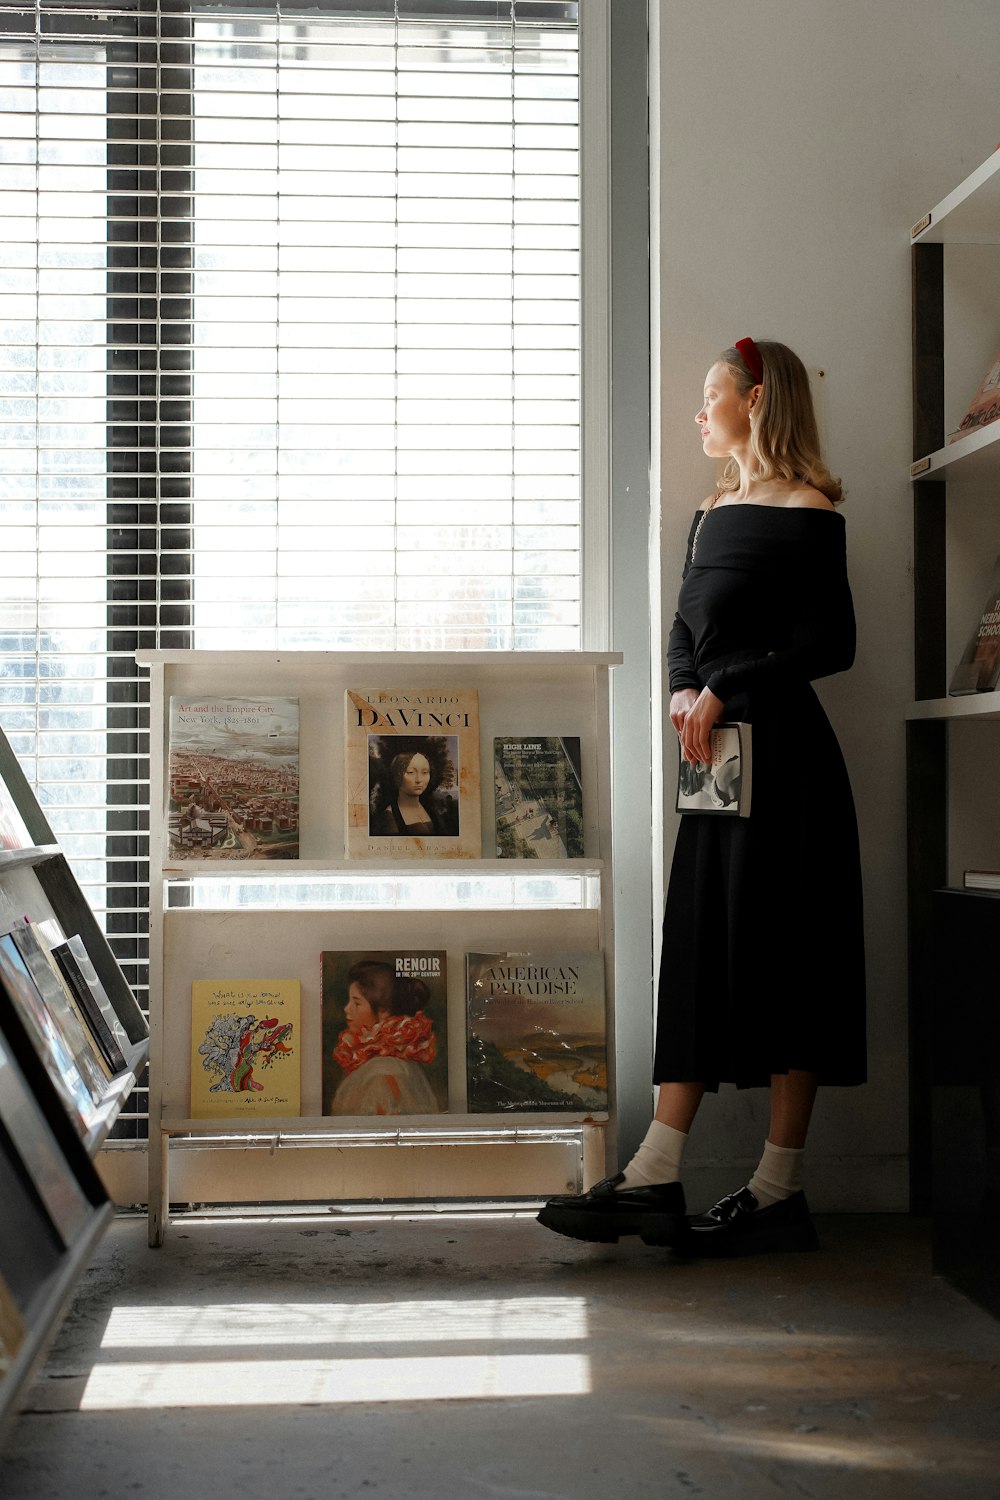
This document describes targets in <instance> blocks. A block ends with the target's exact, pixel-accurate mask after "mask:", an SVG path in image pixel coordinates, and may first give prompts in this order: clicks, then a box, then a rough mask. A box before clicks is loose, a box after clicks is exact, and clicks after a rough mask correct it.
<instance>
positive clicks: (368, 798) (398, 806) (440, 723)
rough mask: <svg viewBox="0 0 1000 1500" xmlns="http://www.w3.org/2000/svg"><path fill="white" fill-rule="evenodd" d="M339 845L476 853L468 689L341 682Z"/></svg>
mask: <svg viewBox="0 0 1000 1500" xmlns="http://www.w3.org/2000/svg"><path fill="white" fill-rule="evenodd" d="M344 768H345V778H346V795H347V809H346V851H347V854H348V856H349V857H352V858H359V859H393V860H395V859H422V858H434V859H478V858H479V856H480V854H481V853H482V842H481V827H480V776H479V695H478V693H477V691H476V690H475V688H456V689H449V688H398V689H396V688H374V689H357V690H355V689H348V690H347V693H346V695H345V703H344Z"/></svg>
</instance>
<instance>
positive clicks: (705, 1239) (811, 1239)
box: [685, 1222, 820, 1259]
mask: <svg viewBox="0 0 1000 1500" xmlns="http://www.w3.org/2000/svg"><path fill="white" fill-rule="evenodd" d="M819 1248H820V1243H819V1235H818V1234H817V1233H816V1226H815V1225H814V1224H812V1223H808V1222H807V1223H804V1224H784V1225H777V1224H774V1225H771V1226H770V1227H766V1226H765V1227H761V1228H760V1229H756V1230H754V1229H744V1230H743V1231H742V1233H741V1234H738V1235H734V1236H732V1237H729V1236H727V1235H725V1234H719V1233H718V1232H710V1233H708V1234H700V1233H699V1232H698V1231H697V1230H691V1231H690V1233H689V1234H688V1240H687V1244H686V1246H685V1249H686V1252H687V1254H688V1255H694V1256H701V1257H704V1258H705V1259H709V1258H710V1257H715V1258H718V1259H726V1258H732V1257H733V1256H737V1255H763V1254H766V1253H768V1252H772V1253H773V1252H779V1253H780V1252H782V1251H787V1252H797V1251H803V1250H818V1249H819Z"/></svg>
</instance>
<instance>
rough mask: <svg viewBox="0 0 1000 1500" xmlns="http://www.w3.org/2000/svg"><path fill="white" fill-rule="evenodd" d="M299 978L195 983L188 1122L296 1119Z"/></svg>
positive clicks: (297, 1111) (223, 980)
mask: <svg viewBox="0 0 1000 1500" xmlns="http://www.w3.org/2000/svg"><path fill="white" fill-rule="evenodd" d="M299 988H300V987H299V981H298V980H297V979H196V980H194V982H193V983H192V985H191V1118H192V1119H193V1120H211V1119H226V1118H228V1117H230V1116H232V1117H234V1118H236V1117H239V1116H249V1117H251V1118H252V1117H253V1116H255V1115H256V1116H260V1117H261V1118H266V1117H267V1116H269V1115H297V1114H299V1112H300V1109H301V1103H300V1076H301V1075H300V1067H299V1011H300V993H299Z"/></svg>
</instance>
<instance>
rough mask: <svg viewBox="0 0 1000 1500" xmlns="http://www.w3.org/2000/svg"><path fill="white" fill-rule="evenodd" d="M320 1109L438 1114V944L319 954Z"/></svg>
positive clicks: (441, 1086)
mask: <svg viewBox="0 0 1000 1500" xmlns="http://www.w3.org/2000/svg"><path fill="white" fill-rule="evenodd" d="M321 962H322V984H323V1113H324V1114H325V1115H436V1114H443V1113H444V1112H445V1111H446V1110H447V1108H448V963H447V956H446V954H445V953H444V952H443V951H440V950H431V949H409V948H406V949H404V948H394V949H378V950H375V951H371V950H351V951H333V950H331V951H329V952H325V953H323V954H322V957H321Z"/></svg>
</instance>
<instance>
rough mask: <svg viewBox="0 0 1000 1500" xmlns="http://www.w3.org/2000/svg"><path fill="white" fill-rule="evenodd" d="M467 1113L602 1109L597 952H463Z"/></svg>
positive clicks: (600, 964) (604, 1086)
mask: <svg viewBox="0 0 1000 1500" xmlns="http://www.w3.org/2000/svg"><path fill="white" fill-rule="evenodd" d="M465 966H466V996H467V1005H468V1084H469V1112H470V1114H476V1113H488V1114H492V1113H509V1114H513V1113H517V1112H520V1113H522V1114H523V1113H528V1114H530V1113H534V1112H535V1111H540V1110H552V1111H559V1110H562V1111H564V1112H566V1111H572V1112H580V1111H588V1110H604V1109H607V1107H608V1063H607V1040H606V1037H607V1032H606V1020H605V1003H604V994H605V991H604V954H603V953H577V952H552V953H467V954H466V956H465Z"/></svg>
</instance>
